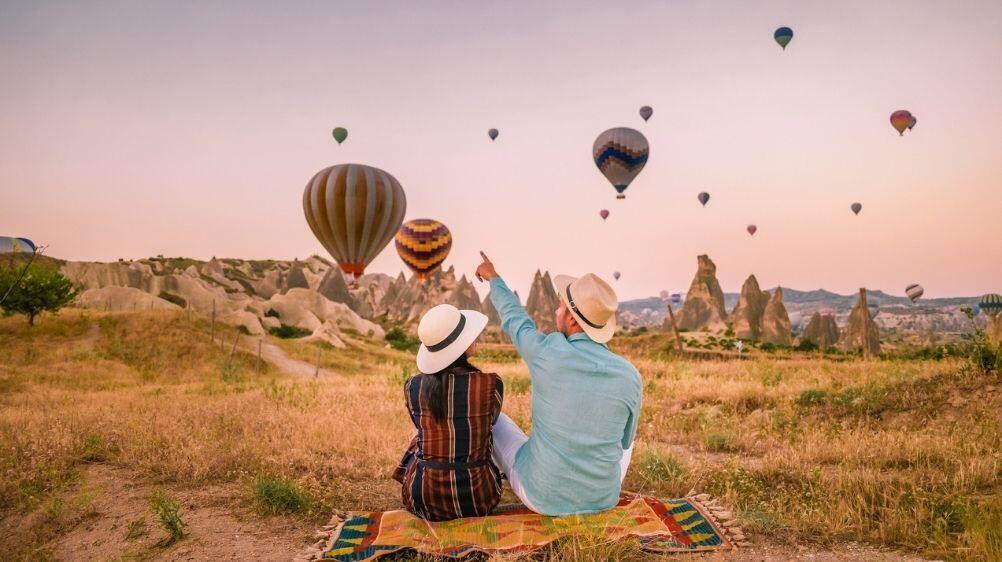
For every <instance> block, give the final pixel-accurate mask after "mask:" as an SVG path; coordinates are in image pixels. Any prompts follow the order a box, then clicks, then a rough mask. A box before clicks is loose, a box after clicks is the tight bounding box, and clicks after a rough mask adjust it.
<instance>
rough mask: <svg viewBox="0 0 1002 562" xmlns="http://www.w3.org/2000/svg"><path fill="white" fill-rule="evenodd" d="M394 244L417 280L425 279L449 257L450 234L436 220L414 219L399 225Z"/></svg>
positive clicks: (450, 247) (450, 246)
mask: <svg viewBox="0 0 1002 562" xmlns="http://www.w3.org/2000/svg"><path fill="white" fill-rule="evenodd" d="M395 242H396V246H397V253H398V254H400V259H402V260H404V263H405V264H407V267H409V268H410V270H411V271H413V272H414V274H415V275H417V276H418V278H419V279H425V278H426V277H428V275H430V274H431V273H432V272H433V271H435V270H436V269H438V268H439V266H441V265H442V262H444V261H445V258H446V257H447V256H448V255H449V250H450V249H452V233H450V232H449V229H448V228H447V227H446V226H445V225H444V224H442V223H440V222H438V221H436V220H432V219H414V220H409V221H407V222H405V223H404V224H403V225H401V227H400V230H398V231H397V236H396V238H395Z"/></svg>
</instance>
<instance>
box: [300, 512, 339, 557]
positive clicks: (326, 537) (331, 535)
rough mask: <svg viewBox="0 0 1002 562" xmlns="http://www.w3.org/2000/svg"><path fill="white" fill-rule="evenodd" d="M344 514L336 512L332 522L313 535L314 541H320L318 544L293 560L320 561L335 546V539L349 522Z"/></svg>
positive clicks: (314, 544)
mask: <svg viewBox="0 0 1002 562" xmlns="http://www.w3.org/2000/svg"><path fill="white" fill-rule="evenodd" d="M342 514H343V512H335V513H334V516H333V517H331V520H330V521H328V522H327V524H326V525H324V526H323V527H322V528H320V529H317V531H316V532H315V533H314V534H313V538H314V539H319V540H318V541H317V542H315V543H313V545H311V546H310V547H309V548H307V549H306V550H305V551H304V552H303V553H302V554H300V555H299V556H297V557H295V558H293V560H295V561H296V562H308V561H310V560H319V559H320V557H321V556H323V554H324V552H326V551H328V550H330V549H331V548H333V546H334V544H333V543H334V539H335V537H337V536H338V535H339V534H340V533H341V527H342V526H343V525H344V524H345V523H346V522H347V521H348V517H347V516H346V515H347V514H343V515H345V516H342Z"/></svg>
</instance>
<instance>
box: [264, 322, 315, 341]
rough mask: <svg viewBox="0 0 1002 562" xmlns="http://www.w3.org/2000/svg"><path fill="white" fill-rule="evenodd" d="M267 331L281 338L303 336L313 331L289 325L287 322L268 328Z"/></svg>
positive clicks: (288, 338)
mask: <svg viewBox="0 0 1002 562" xmlns="http://www.w3.org/2000/svg"><path fill="white" fill-rule="evenodd" d="M268 333H269V334H271V335H273V336H275V337H277V338H282V339H283V340H290V339H297V338H305V337H306V336H308V335H310V334H312V333H313V332H311V331H309V330H307V329H306V328H300V327H298V326H290V325H288V324H282V325H281V326H279V327H277V328H269V329H268Z"/></svg>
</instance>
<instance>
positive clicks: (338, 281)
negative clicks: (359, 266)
mask: <svg viewBox="0 0 1002 562" xmlns="http://www.w3.org/2000/svg"><path fill="white" fill-rule="evenodd" d="M317 292H318V293H320V294H321V295H323V296H325V297H327V300H329V301H331V302H340V303H344V304H347V305H348V306H351V302H352V298H351V294H350V293H349V292H348V282H347V281H345V279H344V274H343V273H341V269H340V268H338V267H332V268H330V269H328V270H327V273H326V274H325V275H324V277H323V279H321V280H320V284H319V285H317Z"/></svg>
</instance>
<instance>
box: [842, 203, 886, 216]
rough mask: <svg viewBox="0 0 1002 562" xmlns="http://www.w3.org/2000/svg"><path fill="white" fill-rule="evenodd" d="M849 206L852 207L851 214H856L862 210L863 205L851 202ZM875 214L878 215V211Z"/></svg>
mask: <svg viewBox="0 0 1002 562" xmlns="http://www.w3.org/2000/svg"><path fill="white" fill-rule="evenodd" d="M849 208H850V209H852V214H854V215H858V214H859V212H860V211H862V210H863V206H862V205H860V204H859V203H853V204H852V205H849ZM877 214H878V215H879V214H880V213H877Z"/></svg>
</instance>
